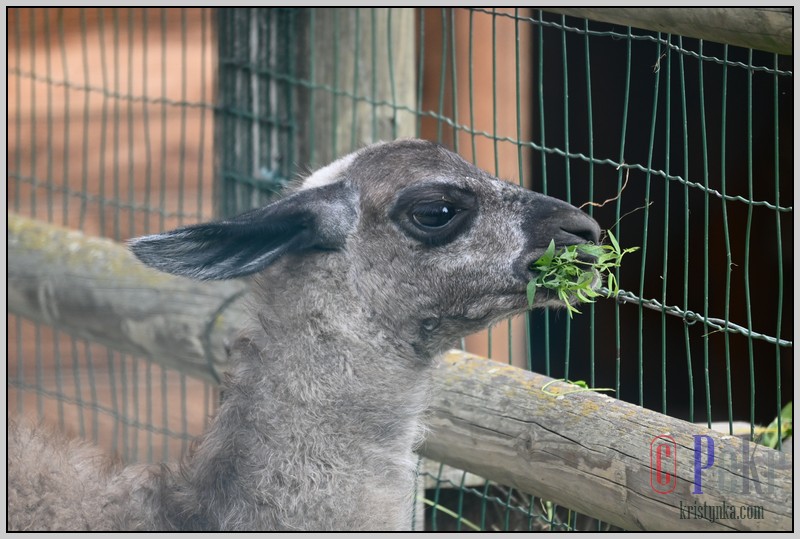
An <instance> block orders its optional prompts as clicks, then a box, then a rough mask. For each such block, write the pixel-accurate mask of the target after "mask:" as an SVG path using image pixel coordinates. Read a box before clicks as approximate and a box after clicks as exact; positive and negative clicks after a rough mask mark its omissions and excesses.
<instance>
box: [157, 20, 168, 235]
mask: <svg viewBox="0 0 800 539" xmlns="http://www.w3.org/2000/svg"><path fill="white" fill-rule="evenodd" d="M167 72H168V69H167V10H166V9H164V8H161V182H160V185H159V197H158V210H159V221H158V228H159V230H164V228H165V226H166V225H165V218H166V213H167V140H168V139H167V136H168V135H167V99H168V95H167V79H168V77H167Z"/></svg>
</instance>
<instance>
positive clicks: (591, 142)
mask: <svg viewBox="0 0 800 539" xmlns="http://www.w3.org/2000/svg"><path fill="white" fill-rule="evenodd" d="M583 30H584V35H583V46H584V55H585V62H584V63H585V65H586V113H587V114H586V130H587V132H588V134H589V201H590V202H592V201H594V124H593V121H592V66H591V60H590V56H589V20H588V19H586V20H584V21H583ZM588 213H589V215H590V216H592V217H594V205H593V204H589V211H588ZM595 316H596V315H595V304H594V303H590V304H589V386H590V387H595V382H594V380H595V376H594V367H595Z"/></svg>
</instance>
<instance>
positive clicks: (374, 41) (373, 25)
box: [369, 8, 378, 142]
mask: <svg viewBox="0 0 800 539" xmlns="http://www.w3.org/2000/svg"><path fill="white" fill-rule="evenodd" d="M376 16H377V14H376V13H375V8H370V10H369V18H370V20H369V22H370V24H369V36H370V62H371V64H372V65H371V66H370V79H371V80H370V85H369V89H370V96H369V97H370V101H372V125H371V128H372V133H371V134H370V138H371V141H373V142H374V141H376V140H378V103H377V100H378V75H377V73H378V35H377V34H378V22H377V19H376Z"/></svg>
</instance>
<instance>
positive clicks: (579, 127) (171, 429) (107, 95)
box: [7, 8, 794, 530]
mask: <svg viewBox="0 0 800 539" xmlns="http://www.w3.org/2000/svg"><path fill="white" fill-rule="evenodd" d="M7 31H8V39H7V43H8V85H7V88H8V123H7V127H8V151H7V156H8V191H7V195H8V210H9V211H11V212H15V213H17V214H20V215H25V216H29V217H33V218H36V219H39V220H43V221H47V222H50V223H54V224H60V225H63V226H67V227H70V228H74V229H79V230H82V231H84V232H85V233H87V234H91V235H98V236H105V237H109V238H112V239H115V240H124V239H127V238H129V237H133V236H137V235H140V234H144V233H149V232H154V231H158V230H164V229H167V228H170V227H174V226H177V225H180V224H188V223H193V222H198V221H201V220H207V219H210V218H212V217H214V216H222V215H230V214H233V213H236V212H239V211H242V210H245V209H249V208H251V207H255V206H258V205H261V204H263V203H265V202H267V201H269V200H270V199H271V198H272V197H274V196H276V195H278V194H279V193H280V192H281V190H282V189H283V188H284V187H285V186H286V185H287V184H288V183H289V182H291V181H292V180H293V179H294V178H296V177H297V176H298V175H299V174H302V173H305V172H306V171H308V170H311V169H313V168H314V167H317V166H320V165H324V164H326V163H327V162H329V161H331V160H332V159H334V158H335V157H336V156H338V155H341V154H343V153H346V152H348V151H350V150H351V149H355V148H357V147H359V146H361V145H363V144H366V143H369V142H372V141H376V140H381V139H390V138H396V137H403V136H417V137H421V138H426V139H430V140H435V141H439V142H441V143H443V144H445V145H446V146H449V147H451V148H452V149H454V150H455V151H457V152H459V153H461V154H462V155H463V156H464V157H465V158H467V159H469V160H471V161H472V162H474V163H475V164H476V165H478V166H480V167H481V168H484V169H486V170H487V171H489V172H491V173H493V174H495V175H497V176H499V177H502V178H505V179H508V180H509V181H513V182H519V183H520V184H523V185H525V186H528V187H531V188H533V189H535V190H538V191H541V192H544V193H547V194H550V195H553V196H556V197H559V198H563V199H565V200H568V201H570V202H572V203H573V204H575V205H577V206H582V207H584V209H585V210H586V211H587V212H588V213H590V214H592V215H593V216H594V217H595V218H596V219H597V220H598V222H600V224H601V226H602V227H603V228H605V229H608V230H610V231H612V232H613V233H614V235H615V236H616V237H617V238H618V240H619V241H620V243H621V244H622V245H623V247H630V246H638V247H640V249H639V250H638V251H636V252H634V253H631V254H629V255H627V256H626V258H625V262H624V264H623V267H622V269H621V270H620V271H619V272H618V274H617V277H618V280H619V282H620V284H621V288H622V289H623V291H622V292H621V293H620V295H619V298H618V301H616V302H615V301H612V300H607V299H606V300H600V301H598V302H597V303H595V304H590V305H586V306H583V307H581V310H582V311H583V313H582V314H581V315H576V316H575V317H574V318H570V317H569V316H567V315H566V313H565V312H564V311H550V310H544V311H540V312H532V313H531V314H530V315H528V316H527V317H525V318H524V319H521V320H517V321H515V322H509V323H504V324H501V325H499V326H498V327H496V328H494V329H493V330H492V331H490V332H487V333H484V334H481V335H478V336H470V337H468V338H466V339H465V340H464V342H463V345H464V347H465V348H466V349H468V350H470V351H472V352H474V353H477V354H480V355H483V356H487V357H489V358H491V359H494V360H497V361H503V362H509V363H512V364H514V365H517V366H520V367H524V368H528V369H532V370H534V371H537V372H542V373H544V374H547V375H550V376H552V377H555V378H567V379H570V380H584V381H586V383H587V384H588V385H589V386H590V387H596V388H600V387H602V388H611V389H613V392H612V393H611V394H613V395H614V396H615V397H617V398H619V399H622V400H626V401H628V402H632V403H636V404H639V405H641V406H644V407H647V408H650V409H654V410H657V411H659V412H661V413H664V414H668V415H670V416H674V417H678V418H682V419H685V420H687V421H691V422H697V423H704V424H708V425H712V423H714V424H715V427H716V428H723V429H726V430H729V431H730V432H731V433H733V431H734V430H735V427H736V424H738V423H739V422H744V423H746V424H747V426H746V427H745V433H744V435H745V436H748V437H749V438H750V439H753V440H757V439H758V438H759V436H760V434H761V427H763V426H764V425H767V424H769V423H770V422H771V421H772V420H773V419H775V418H776V417H779V416H780V410H781V408H782V407H783V406H784V405H786V404H787V403H788V402H790V401H791V399H792V394H793V378H792V373H793V369H792V351H793V333H792V322H793V319H792V308H793V303H792V301H791V299H790V298H792V297H793V272H792V261H793V251H792V245H793V241H792V240H793V235H792V234H793V232H792V224H793V207H792V200H793V196H794V192H793V181H792V173H791V167H792V155H793V151H792V150H793V131H792V129H793V126H792V121H791V117H792V114H791V113H792V99H793V73H792V71H791V57H787V56H781V55H777V54H772V53H766V52H762V51H758V50H752V49H744V48H740V47H735V46H729V45H723V44H718V43H711V42H708V41H702V40H698V39H691V38H687V37H682V36H679V35H669V34H664V33H658V32H652V31H646V30H640V29H636V28H629V27H621V26H618V25H612V24H607V23H600V22H596V21H591V20H586V19H577V18H573V17H567V16H563V15H557V14H553V13H547V12H543V11H538V10H533V9H527V8H525V9H521V8H519V9H483V8H470V9H432V8H431V9H417V10H411V9H392V8H379V9H378V8H376V9H371V8H360V9H296V8H292V9H289V8H272V9H218V10H211V9H205V8H181V9H156V8H116V9H102V8H98V9H93V8H92V9H90V8H50V9H46V8H15V9H10V10H9V11H8V18H7ZM7 329H8V336H9V338H8V363H7V380H8V400H7V403H8V407H9V412H10V413H12V412H13V413H15V414H20V413H21V414H29V415H32V416H38V417H40V418H47V419H48V420H49V421H53V422H57V423H58V424H59V425H60V427H61V428H62V429H64V430H68V431H73V432H75V433H77V434H78V435H80V436H83V437H86V438H89V439H93V440H94V441H96V442H98V443H100V444H103V445H105V446H106V447H108V448H109V449H111V450H113V451H116V452H118V453H120V454H121V456H122V457H123V458H124V459H126V460H128V461H160V460H163V459H170V458H172V459H174V458H176V457H177V456H178V455H179V454H180V453H181V452H182V451H184V450H185V449H186V447H187V444H188V442H189V441H190V440H191V438H192V437H193V436H195V435H197V434H199V433H200V432H201V431H202V429H203V427H204V425H205V423H206V421H207V418H208V417H209V416H210V415H211V414H213V411H214V409H215V407H216V403H217V394H216V388H215V387H213V386H211V385H209V384H207V383H206V382H203V381H198V380H196V379H193V378H191V377H189V376H186V375H184V374H181V373H180V372H176V371H171V370H169V369H166V368H163V367H161V366H158V365H153V364H152V363H150V362H149V361H147V359H145V358H137V357H131V356H128V355H124V354H120V353H118V352H115V351H113V350H111V349H109V348H106V347H103V346H101V345H99V344H96V343H92V342H88V341H86V340H85V339H82V338H80V337H77V336H74V335H68V334H66V333H64V332H63V331H60V330H59V328H57V327H49V326H44V325H42V324H41V323H36V322H34V321H31V320H27V319H24V318H22V317H21V316H18V315H15V314H14V313H12V312H9V313H8V327H7ZM717 423H722V427H719V426H718V425H717ZM779 428H780V426H779ZM420 472H421V474H420V480H419V481H420V495H419V499H420V503H419V504H418V505H417V508H418V511H417V514H416V515H415V527H416V529H421V528H422V527H424V528H425V529H432V530H437V529H438V530H443V529H446V530H450V529H452V530H470V529H483V530H509V529H513V530H531V529H536V530H550V529H558V530H573V529H582V530H598V529H600V530H604V529H609V526H608V525H606V524H604V523H601V522H598V521H596V520H593V519H590V518H588V517H584V516H581V515H578V514H576V513H574V512H572V511H570V510H569V509H568V508H563V507H558V506H555V505H553V504H551V503H549V502H548V501H547V500H541V499H538V498H535V497H533V496H530V495H528V494H524V493H522V492H518V491H515V490H514V489H512V488H509V487H505V486H503V485H497V484H494V483H492V482H489V481H485V480H483V479H481V478H479V477H475V476H472V475H470V474H466V473H465V472H461V471H458V470H452V469H447V468H446V467H444V466H440V465H439V464H437V463H426V462H421V463H420ZM423 509H424V512H423Z"/></svg>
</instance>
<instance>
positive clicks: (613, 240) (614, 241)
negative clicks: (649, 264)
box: [607, 230, 638, 252]
mask: <svg viewBox="0 0 800 539" xmlns="http://www.w3.org/2000/svg"><path fill="white" fill-rule="evenodd" d="M607 232H608V239H609V241H611V245H613V246H614V250H615V251H616V252H619V251H620V248H619V243H618V242H617V238H615V237H614V233H613V232H611V231H610V230H608V231H607ZM637 249H638V247H637Z"/></svg>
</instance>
